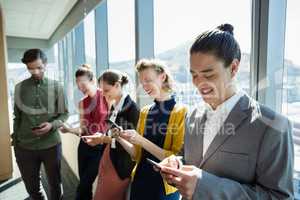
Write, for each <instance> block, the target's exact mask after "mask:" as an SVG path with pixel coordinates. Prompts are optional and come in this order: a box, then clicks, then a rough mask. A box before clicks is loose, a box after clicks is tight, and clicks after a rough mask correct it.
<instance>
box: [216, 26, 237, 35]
mask: <svg viewBox="0 0 300 200" xmlns="http://www.w3.org/2000/svg"><path fill="white" fill-rule="evenodd" d="M217 29H219V30H220V31H224V32H227V33H229V34H231V35H233V29H234V28H233V26H232V25H231V24H221V25H219V26H218V27H217Z"/></svg>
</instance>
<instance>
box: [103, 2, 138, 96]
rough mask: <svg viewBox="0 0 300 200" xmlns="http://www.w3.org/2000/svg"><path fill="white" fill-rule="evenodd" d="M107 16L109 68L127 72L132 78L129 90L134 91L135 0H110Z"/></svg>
mask: <svg viewBox="0 0 300 200" xmlns="http://www.w3.org/2000/svg"><path fill="white" fill-rule="evenodd" d="M107 15H108V51H109V68H111V69H117V70H120V71H122V72H125V73H126V74H127V75H128V76H129V78H130V82H129V85H128V87H127V90H128V91H134V83H135V70H134V65H135V27H134V0H122V1H118V0H108V1H107ZM130 94H131V95H132V96H135V94H133V93H130Z"/></svg>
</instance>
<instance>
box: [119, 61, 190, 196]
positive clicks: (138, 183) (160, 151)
mask: <svg viewBox="0 0 300 200" xmlns="http://www.w3.org/2000/svg"><path fill="white" fill-rule="evenodd" d="M136 70H137V72H138V75H139V81H140V83H141V85H142V86H143V89H144V90H145V92H146V93H147V94H148V95H149V96H150V97H152V98H154V103H153V104H151V105H148V106H145V107H144V108H142V109H141V113H140V117H139V121H138V125H137V130H123V131H121V132H120V136H121V137H118V138H117V141H118V142H119V143H121V145H122V146H123V147H124V148H125V149H126V150H127V151H128V153H129V154H130V155H131V157H132V158H133V160H135V161H136V166H135V168H134V170H133V172H132V185H131V192H130V199H131V200H141V199H143V200H178V199H179V198H180V195H179V193H178V192H177V189H176V188H174V187H172V186H170V185H168V184H167V183H166V182H164V181H163V179H162V177H161V176H160V174H159V173H158V172H156V171H155V170H154V169H153V167H152V165H151V164H149V163H148V162H147V160H146V158H149V159H151V160H154V161H157V162H159V161H161V160H163V159H164V158H166V157H168V156H170V155H173V154H177V153H179V152H180V151H181V149H182V146H183V139H184V122H185V115H186V112H187V110H186V108H185V107H184V106H182V105H179V104H178V103H176V101H175V98H174V96H172V84H171V83H172V81H171V80H172V79H171V76H170V75H169V73H167V71H166V67H165V66H164V64H162V63H160V62H159V61H157V60H146V59H143V60H141V61H139V62H138V63H137V65H136Z"/></svg>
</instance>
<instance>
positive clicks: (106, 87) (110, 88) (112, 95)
mask: <svg viewBox="0 0 300 200" xmlns="http://www.w3.org/2000/svg"><path fill="white" fill-rule="evenodd" d="M99 86H100V88H101V89H102V91H103V95H104V96H105V97H106V99H107V100H108V101H113V100H116V98H118V97H119V96H120V94H121V93H122V87H121V84H120V83H119V82H116V83H115V84H114V85H111V84H109V83H107V82H106V81H103V80H101V81H100V83H99Z"/></svg>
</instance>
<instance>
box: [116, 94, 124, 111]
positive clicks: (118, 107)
mask: <svg viewBox="0 0 300 200" xmlns="http://www.w3.org/2000/svg"><path fill="white" fill-rule="evenodd" d="M126 97H127V95H126V94H122V97H121V99H120V101H119V103H118V104H115V103H114V104H113V108H114V112H119V111H121V110H122V107H123V104H124V101H125V99H126Z"/></svg>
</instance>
